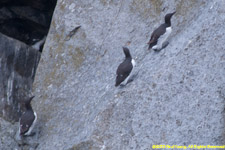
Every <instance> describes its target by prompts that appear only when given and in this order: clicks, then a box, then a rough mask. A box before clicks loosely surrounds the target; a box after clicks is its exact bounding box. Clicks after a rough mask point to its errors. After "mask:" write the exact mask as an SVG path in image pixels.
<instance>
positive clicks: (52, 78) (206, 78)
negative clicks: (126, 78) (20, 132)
mask: <svg viewBox="0 0 225 150" xmlns="http://www.w3.org/2000/svg"><path fill="white" fill-rule="evenodd" d="M224 6H225V2H224V1H223V0H217V1H212V2H209V1H184V0H180V1H172V0H171V1H166V2H164V1H159V0H150V1H149V0H142V1H139V0H131V1H115V0H111V1H104V0H100V1H92V0H85V1H82V0H77V1H72V0H69V1H63V0H59V1H58V3H57V6H56V11H55V13H54V17H53V21H52V24H51V29H50V32H49V34H48V37H47V41H46V44H45V49H44V52H43V53H42V56H41V57H42V58H41V60H40V64H39V67H38V69H37V73H36V77H35V83H34V86H33V89H34V93H35V95H36V97H35V99H34V101H33V108H34V110H35V111H36V112H37V114H38V122H37V125H36V128H35V131H36V136H35V137H34V139H32V138H29V140H30V141H32V140H35V142H38V143H39V145H38V147H36V149H40V150H46V149H65V150H78V149H79V150H83V149H85V150H86V149H89V150H90V149H93V150H95V149H96V150H106V149H112V150H118V149H138V150H144V149H152V145H153V144H169V145H186V146H188V145H189V144H198V145H209V144H210V145H224V143H225V134H224V132H225V127H224V124H225V120H224V119H225V112H224V100H225V88H224V87H225V76H224V73H225V67H224V66H225V51H224V46H223V42H224V40H225V30H224V21H225V11H224ZM174 10H176V11H177V13H176V15H175V16H173V18H172V28H173V33H172V35H171V39H170V44H169V45H168V46H167V47H166V48H165V49H163V50H162V51H160V52H158V53H156V52H154V51H148V50H147V47H148V46H147V44H146V43H147V42H148V40H149V38H150V35H151V32H152V31H153V30H154V29H155V28H156V27H157V26H159V25H160V24H161V23H162V22H163V20H164V15H165V14H166V13H169V12H172V11H174ZM79 25H81V27H80V29H78V30H77V31H76V32H74V29H75V28H76V27H77V26H79ZM122 46H127V47H128V48H129V49H130V51H131V54H132V56H133V58H135V59H136V62H137V66H136V68H135V73H136V76H135V78H134V81H133V82H131V83H129V84H128V85H127V86H126V87H123V88H115V87H114V84H115V72H116V69H117V66H118V65H119V63H120V62H121V61H122V60H123V58H124V54H123V52H122Z"/></svg>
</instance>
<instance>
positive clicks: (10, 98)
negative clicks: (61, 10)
mask: <svg viewBox="0 0 225 150" xmlns="http://www.w3.org/2000/svg"><path fill="white" fill-rule="evenodd" d="M0 43H1V53H0V68H1V72H0V82H1V84H0V89H1V90H0V97H1V101H0V110H1V111H0V115H1V116H2V117H3V118H5V119H7V120H8V121H18V120H19V116H20V115H21V108H22V106H21V105H20V103H21V102H22V101H23V100H24V98H25V97H27V96H28V95H30V94H31V92H32V91H31V90H32V84H33V80H34V75H35V72H36V68H37V65H38V61H39V59H40V52H39V51H37V50H35V49H33V48H31V47H29V46H27V45H26V44H24V43H22V42H19V41H17V40H13V39H11V38H9V37H6V36H4V35H2V34H0Z"/></svg>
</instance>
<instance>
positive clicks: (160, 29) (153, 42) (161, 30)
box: [148, 24, 166, 49]
mask: <svg viewBox="0 0 225 150" xmlns="http://www.w3.org/2000/svg"><path fill="white" fill-rule="evenodd" d="M165 32H166V25H165V24H162V25H160V26H159V27H158V28H157V29H156V30H155V31H154V32H153V33H152V35H151V39H150V40H149V42H148V44H149V48H148V49H150V48H152V47H153V46H154V45H156V44H157V41H158V39H159V37H160V36H161V35H163V34H164V33H165Z"/></svg>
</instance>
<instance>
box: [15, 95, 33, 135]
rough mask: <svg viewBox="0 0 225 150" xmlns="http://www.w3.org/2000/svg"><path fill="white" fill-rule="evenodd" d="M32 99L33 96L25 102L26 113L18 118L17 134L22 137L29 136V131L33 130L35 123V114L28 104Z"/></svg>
mask: <svg viewBox="0 0 225 150" xmlns="http://www.w3.org/2000/svg"><path fill="white" fill-rule="evenodd" d="M33 98H34V96H32V97H30V98H29V99H28V100H26V101H25V107H26V111H25V112H24V113H23V114H22V116H21V117H20V121H19V122H20V126H19V134H20V135H22V136H24V135H31V131H32V130H33V128H34V125H35V123H36V121H37V114H36V112H34V111H33V109H32V107H31V104H30V102H31V100H32V99H33Z"/></svg>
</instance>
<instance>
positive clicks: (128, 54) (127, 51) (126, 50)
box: [123, 47, 131, 58]
mask: <svg viewBox="0 0 225 150" xmlns="http://www.w3.org/2000/svg"><path fill="white" fill-rule="evenodd" d="M123 52H124V54H125V56H126V58H131V55H130V51H129V49H128V48H127V47H123Z"/></svg>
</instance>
